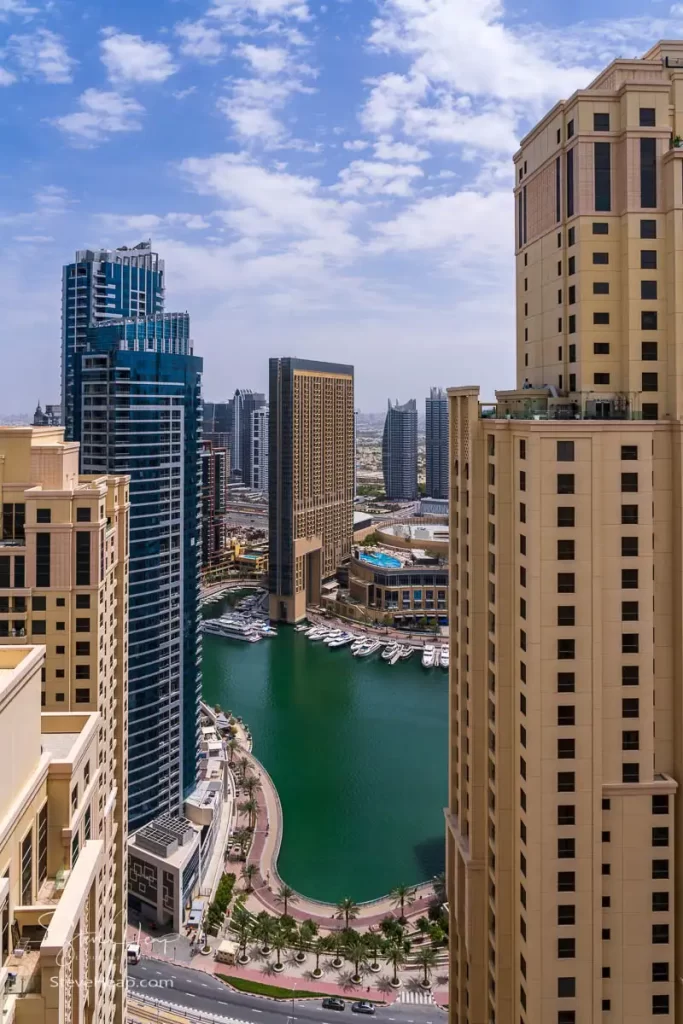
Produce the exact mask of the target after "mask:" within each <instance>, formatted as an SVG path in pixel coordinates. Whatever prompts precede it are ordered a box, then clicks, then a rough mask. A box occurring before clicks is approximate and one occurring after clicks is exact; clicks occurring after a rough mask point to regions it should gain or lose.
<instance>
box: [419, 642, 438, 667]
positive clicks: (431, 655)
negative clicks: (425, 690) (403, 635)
mask: <svg viewBox="0 0 683 1024" xmlns="http://www.w3.org/2000/svg"><path fill="white" fill-rule="evenodd" d="M435 658H436V648H435V646H434V644H425V646H424V648H423V650H422V667H423V668H433V667H434V661H435Z"/></svg>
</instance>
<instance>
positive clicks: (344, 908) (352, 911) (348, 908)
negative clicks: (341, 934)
mask: <svg viewBox="0 0 683 1024" xmlns="http://www.w3.org/2000/svg"><path fill="white" fill-rule="evenodd" d="M359 909H360V908H359V906H358V904H357V903H356V902H355V900H352V899H350V897H349V896H345V897H344V899H343V900H339V903H338V904H337V917H339V918H341V917H343V918H344V927H345V928H348V927H349V921H353V920H355V918H357V917H358V911H359Z"/></svg>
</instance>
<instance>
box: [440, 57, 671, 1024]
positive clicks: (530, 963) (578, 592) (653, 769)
mask: <svg viewBox="0 0 683 1024" xmlns="http://www.w3.org/2000/svg"><path fill="white" fill-rule="evenodd" d="M682 135H683V43H681V42H674V43H660V44H658V45H657V46H655V47H654V48H653V49H652V50H651V51H650V52H649V53H647V54H646V55H645V57H644V58H643V59H642V60H637V59H634V60H621V59H620V60H616V61H614V62H613V63H612V64H610V66H609V67H608V68H607V69H606V70H605V71H604V72H603V73H602V74H601V75H599V76H598V78H597V79H596V80H595V81H594V82H593V83H592V84H591V85H590V86H589V87H588V88H587V89H585V90H581V91H579V92H577V93H575V94H574V95H573V96H572V97H571V98H570V99H569V100H566V101H563V102H561V103H558V104H557V105H556V106H555V107H554V108H553V109H552V110H551V111H550V112H549V113H548V114H547V115H546V117H544V118H543V120H542V121H541V122H540V123H539V124H538V125H537V126H536V127H535V128H534V129H533V130H532V131H531V132H530V133H529V135H528V136H527V137H526V138H525V139H524V140H523V141H522V145H521V149H520V151H519V152H518V153H517V155H516V157H515V179H516V221H517V249H516V268H517V389H516V390H513V391H503V392H498V393H497V403H496V404H495V405H493V406H490V407H487V406H482V405H481V404H480V403H479V400H478V388H455V389H452V390H451V391H449V400H450V459H451V463H450V468H451V480H450V492H451V493H450V501H451V523H450V537H451V558H452V563H453V564H452V566H451V574H450V579H451V584H450V585H451V610H452V622H453V638H452V651H453V653H452V658H451V698H450V701H451V703H450V731H451V745H450V750H451V767H450V795H449V807H448V813H447V819H448V829H447V875H448V894H449V905H450V910H451V929H450V941H451V959H452V973H451V996H450V1015H451V1020H452V1021H453V1024H455V1022H458V1024H464V1022H466V1021H467V1022H469V1024H486V1022H492V1021H497V1022H498V1024H507V1022H508V1021H514V1022H517V1021H519V1022H521V1024H536V1022H540V1021H542V1022H543V1024H575V1022H576V1024H579V1022H582V1021H595V1020H601V1021H605V1022H608V1021H614V1022H619V1024H626V1022H628V1024H635V1022H645V1021H651V1020H652V1019H653V1017H654V1016H667V1017H668V1018H669V1019H672V1020H673V1019H675V1020H679V1021H680V1020H682V1019H683V997H682V996H681V986H680V978H681V976H682V975H683V941H681V934H682V930H683V889H682V883H683V878H681V876H679V874H678V867H679V864H680V856H678V853H677V851H678V850H680V848H681V845H680V844H681V839H682V836H681V828H682V826H683V816H681V814H680V813H676V807H677V802H678V801H677V796H676V793H677V788H678V783H679V781H680V779H681V777H682V772H683V646H682V641H681V615H682V614H683V612H682V608H683V544H682V543H681V537H682V536H683V511H682V502H681V493H682V491H683V429H682V427H683V376H682V375H681V372H680V369H681V365H682V364H683V329H682V327H681V325H682V324H683V286H682V284H681V275H680V274H679V272H678V271H679V263H680V259H679V256H678V254H679V252H680V251H681V249H683V148H681V147H680V137H681V136H682Z"/></svg>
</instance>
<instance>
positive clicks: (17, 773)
mask: <svg viewBox="0 0 683 1024" xmlns="http://www.w3.org/2000/svg"><path fill="white" fill-rule="evenodd" d="M44 664H45V648H44V647H42V646H20V645H18V644H17V645H13V646H0V749H2V751H3V768H2V771H1V772H0V1016H1V1018H2V1021H3V1024H15V1022H16V1024H90V1022H94V1021H97V1022H98V1024H112V1022H114V1021H120V1022H123V1020H125V992H126V988H125V957H124V956H123V945H122V944H121V943H117V942H115V941H113V940H112V937H111V935H110V933H109V932H108V930H107V929H106V928H103V927H102V926H101V911H102V908H103V905H105V904H106V905H109V904H112V906H113V903H112V901H113V898H114V897H113V890H112V887H111V886H110V885H109V884H108V883H109V879H108V878H105V877H104V876H106V875H108V873H109V872H108V868H107V846H108V843H109V842H110V841H111V836H110V835H108V833H109V832H110V831H111V829H112V820H111V817H110V816H108V815H107V814H106V813H104V812H103V804H104V805H108V804H109V803H110V802H111V801H112V799H113V793H112V791H111V788H110V787H111V785H112V782H111V781H110V782H106V785H105V780H106V778H107V776H106V773H105V772H104V770H103V767H102V758H103V754H104V744H103V743H102V741H101V740H100V728H101V724H102V719H101V715H100V714H99V712H97V711H96V710H92V711H87V710H86V711H71V712H62V711H60V712H43V713H42V714H41V706H40V694H41V673H42V670H43V668H44ZM105 909H106V907H105Z"/></svg>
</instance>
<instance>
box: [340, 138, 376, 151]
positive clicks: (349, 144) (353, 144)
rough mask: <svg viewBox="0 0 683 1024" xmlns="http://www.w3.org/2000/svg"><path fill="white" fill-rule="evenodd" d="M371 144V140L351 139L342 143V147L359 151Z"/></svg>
mask: <svg viewBox="0 0 683 1024" xmlns="http://www.w3.org/2000/svg"><path fill="white" fill-rule="evenodd" d="M371 145H372V143H371V142H366V141H365V140H364V139H351V140H347V141H346V142H343V143H342V146H343V147H344V149H348V150H350V151H351V152H352V153H360V152H361V150H363V149H369V148H370V146H371Z"/></svg>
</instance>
